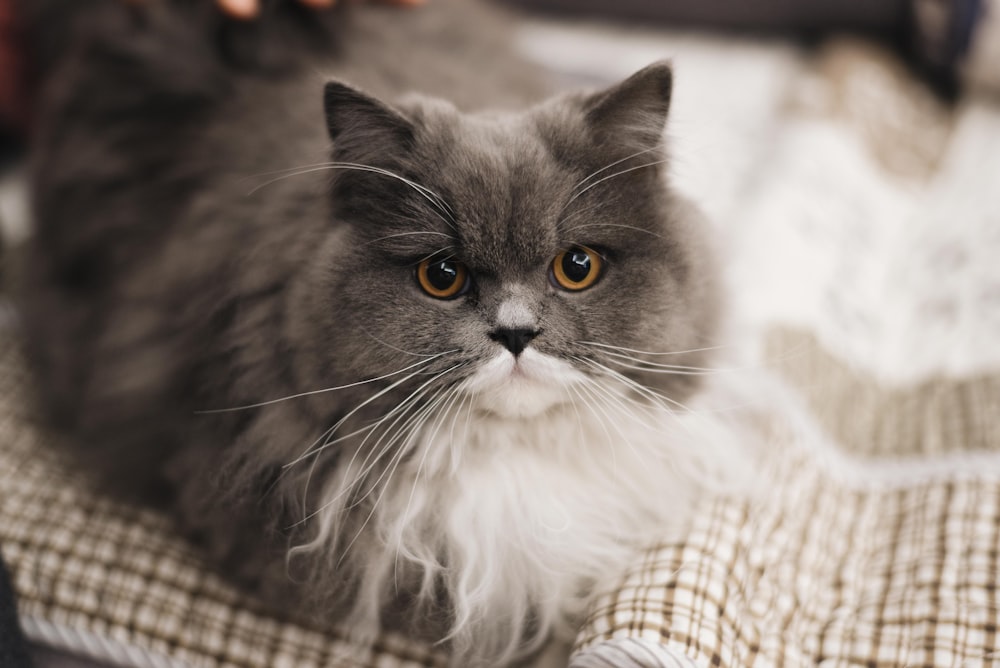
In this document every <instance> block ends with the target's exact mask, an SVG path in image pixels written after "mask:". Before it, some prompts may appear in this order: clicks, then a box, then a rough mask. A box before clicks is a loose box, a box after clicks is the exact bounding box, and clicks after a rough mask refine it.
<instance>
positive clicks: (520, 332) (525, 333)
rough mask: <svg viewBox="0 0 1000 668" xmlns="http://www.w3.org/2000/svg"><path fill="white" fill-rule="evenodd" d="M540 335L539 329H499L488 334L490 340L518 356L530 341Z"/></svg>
mask: <svg viewBox="0 0 1000 668" xmlns="http://www.w3.org/2000/svg"><path fill="white" fill-rule="evenodd" d="M541 333H542V330H540V329H509V328H506V327H500V328H498V329H494V330H493V331H492V332H490V338H491V339H493V340H494V341H496V342H497V343H501V344H503V346H504V347H505V348H506V349H507V350H509V351H510V352H512V353H514V355H515V356H517V355H520V354H521V352H522V351H523V350H524V349H525V348H526V347H527V345H528V344H529V343H531V340H532V339H533V338H535V337H536V336H538V335H539V334H541Z"/></svg>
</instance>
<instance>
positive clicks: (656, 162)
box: [563, 158, 669, 210]
mask: <svg viewBox="0 0 1000 668" xmlns="http://www.w3.org/2000/svg"><path fill="white" fill-rule="evenodd" d="M667 162H669V160H667V159H666V158H664V159H663V160H654V161H652V162H646V163H643V164H641V165H636V166H635V167H629V168H628V169H622V170H620V171H617V172H614V173H612V174H608V175H607V176H603V177H601V178H599V179H597V180H596V181H594V182H593V183H591V184H590V185H588V186H587V187H586V188H583V189H582V190H578V191H577V192H576V193H575V194H574V195H573V196H572V197H570V198H569V201H568V202H566V204H565V206H563V209H564V210H565V208H566V207H567V206H569V205H570V204H572V203H573V202H575V201H576V200H577V199H579V198H580V196H581V195H583V194H584V193H585V192H587V191H588V190H590V189H591V188H594V187H595V186H598V185H600V184H602V183H604V182H605V181H607V180H608V179H613V178H615V177H616V176H621V175H622V174H628V173H629V172H634V171H636V170H639V169H644V168H646V167H655V166H656V165H662V164H665V163H667Z"/></svg>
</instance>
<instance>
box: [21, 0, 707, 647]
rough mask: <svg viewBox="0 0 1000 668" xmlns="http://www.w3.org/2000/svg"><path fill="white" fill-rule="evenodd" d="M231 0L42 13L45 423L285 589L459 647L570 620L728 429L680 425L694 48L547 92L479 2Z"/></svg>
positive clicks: (39, 324) (695, 362) (682, 501)
mask: <svg viewBox="0 0 1000 668" xmlns="http://www.w3.org/2000/svg"><path fill="white" fill-rule="evenodd" d="M83 4H86V5H87V7H86V10H81V9H80V5H83ZM210 4H211V3H205V2H198V1H195V0H187V1H186V2H185V1H183V0H176V1H173V2H159V3H149V4H148V5H147V6H145V7H136V6H128V7H126V6H124V5H122V3H121V2H120V1H119V0H94V2H91V3H78V2H76V0H64V1H59V0H42V1H36V0H31V1H30V2H27V3H25V6H24V8H23V9H24V11H25V13H26V14H27V15H28V16H29V18H31V19H32V20H33V21H34V22H35V26H36V30H37V32H36V35H37V39H36V44H38V45H39V52H38V53H37V54H36V62H39V63H41V65H42V67H43V68H44V80H45V91H44V97H43V103H42V114H41V117H40V121H39V126H38V136H37V138H36V141H35V144H34V148H33V165H34V166H33V170H34V179H33V197H34V211H35V215H36V218H37V230H36V233H35V237H34V241H33V244H32V247H31V249H30V256H29V259H28V262H27V263H26V264H27V266H28V267H29V275H28V276H27V277H26V281H25V282H26V286H27V287H26V292H25V294H24V300H23V310H24V318H25V323H26V330H27V334H28V337H27V338H28V343H29V350H30V352H31V354H32V359H33V360H34V362H35V366H36V368H37V371H38V377H39V382H40V386H41V389H42V396H43V398H44V399H45V401H46V404H47V406H48V408H49V409H50V414H51V415H52V417H53V420H54V421H55V422H56V424H58V425H60V426H61V427H62V428H64V429H65V431H66V432H67V434H68V438H67V440H68V441H69V442H70V443H71V444H72V448H73V451H74V452H76V453H77V454H78V455H79V456H80V459H79V461H80V462H82V463H83V466H84V467H85V468H86V469H87V470H90V471H93V472H95V473H97V474H100V475H101V476H103V480H105V481H110V482H111V483H113V484H114V485H115V487H116V488H121V489H123V491H124V492H126V493H131V494H133V495H140V496H142V497H143V498H145V499H148V500H151V501H153V502H155V503H158V504H160V505H161V506H163V507H165V508H167V509H169V511H170V512H171V513H172V514H173V515H174V516H175V517H176V518H177V522H178V526H179V527H180V528H181V530H183V531H185V532H186V533H187V534H188V535H191V536H193V537H194V538H195V539H196V540H197V541H198V542H199V543H200V544H201V545H203V546H204V549H205V551H206V553H207V554H208V555H210V557H211V558H212V559H213V560H214V561H215V562H216V563H217V564H218V565H219V567H220V568H221V569H222V570H223V571H224V572H226V573H228V574H230V575H231V576H233V577H235V578H237V579H238V580H240V581H241V582H243V583H244V585H245V586H247V587H249V588H251V589H254V590H255V591H257V592H258V594H259V595H261V596H262V597H263V598H264V599H265V600H267V601H268V602H269V603H270V604H271V605H272V606H274V607H275V608H276V609H278V610H282V611H284V612H285V613H286V614H289V615H292V616H295V617H298V618H301V619H305V620H307V621H308V622H310V623H312V624H316V625H321V626H322V625H329V624H333V623H335V622H346V623H348V624H349V625H350V627H351V628H352V629H353V631H354V632H355V633H356V634H358V636H359V637H366V636H370V635H372V634H374V633H376V632H377V631H378V630H379V629H380V628H383V627H386V626H392V627H397V628H402V629H404V630H406V631H407V632H410V633H414V634H417V635H421V636H423V637H427V638H430V639H433V640H439V641H440V640H445V641H446V642H447V646H448V647H449V648H450V651H451V652H452V655H453V656H454V660H453V661H454V665H456V666H497V665H507V664H509V663H511V662H514V661H520V660H523V659H524V658H525V657H529V656H531V655H532V654H534V653H536V652H537V651H538V650H539V649H540V648H541V647H542V645H543V644H544V643H545V642H547V641H549V640H552V639H555V640H557V641H568V640H571V639H572V636H573V631H574V627H575V625H576V624H578V623H579V622H580V620H581V614H582V613H583V611H584V608H585V605H586V603H587V601H588V600H589V598H590V596H591V595H592V592H593V590H594V588H595V587H596V586H598V585H599V584H600V583H601V582H602V581H605V580H607V579H609V578H611V579H613V578H614V577H615V575H616V574H618V573H619V572H620V571H621V569H622V568H623V567H624V566H625V565H626V564H627V563H628V560H629V558H630V557H631V556H632V555H633V554H634V553H635V551H636V550H637V549H639V548H641V547H642V545H643V544H644V543H645V542H646V541H648V540H655V539H657V538H662V537H664V536H667V535H669V534H668V533H667V532H669V531H671V530H673V529H676V528H677V527H678V526H679V525H680V524H681V523H682V522H683V520H684V518H685V517H687V516H688V515H689V513H690V508H691V505H692V503H693V500H694V498H695V497H694V494H695V491H696V487H697V485H696V482H697V480H696V479H697V477H698V475H699V472H702V471H705V470H708V469H712V468H714V466H715V462H714V460H717V459H718V458H720V457H722V456H725V455H720V448H719V446H718V444H713V443H712V442H710V439H709V440H705V439H699V438H698V437H697V436H696V434H697V429H695V430H691V429H690V428H689V427H690V425H688V424H685V419H686V418H685V414H686V412H685V409H684V403H683V402H685V401H687V400H688V398H689V397H690V396H691V395H692V394H693V393H694V392H695V391H696V390H697V389H698V382H697V381H699V379H700V377H701V373H702V371H703V370H704V368H705V367H706V365H707V364H708V360H709V359H710V352H709V351H710V349H711V348H712V346H713V344H714V337H715V334H716V321H717V311H718V299H717V294H716V287H715V277H716V271H715V268H714V266H713V263H712V260H711V257H710V255H709V253H708V251H707V248H706V243H705V235H706V231H705V229H704V224H703V220H702V218H701V217H700V215H699V213H698V211H697V210H696V209H695V208H694V207H693V206H692V205H691V204H689V203H688V202H686V201H685V200H684V199H683V198H681V197H680V196H679V195H677V194H676V193H675V192H673V191H672V190H671V188H670V187H669V185H668V179H667V175H668V168H669V162H668V160H667V158H666V156H665V154H664V149H663V142H662V137H661V135H662V130H663V126H664V123H665V120H666V117H667V112H668V107H669V102H670V92H671V81H672V75H671V70H670V68H669V66H668V65H666V64H663V63H657V64H653V65H651V66H649V67H647V68H646V69H643V70H642V71H640V72H638V73H637V74H635V75H634V76H632V77H630V78H629V79H627V80H626V81H624V82H622V83H621V84H619V85H617V86H614V87H612V88H610V89H608V90H604V91H600V92H594V93H575V94H563V95H560V96H556V97H552V98H549V99H546V100H540V98H539V90H540V89H539V86H538V85H537V84H536V75H534V74H532V73H531V68H530V67H528V66H527V65H525V64H523V63H521V62H519V61H518V60H517V59H516V58H514V57H513V56H511V55H510V54H509V52H508V49H507V48H506V46H505V44H504V40H505V36H504V32H503V29H502V28H499V27H498V25H500V24H499V23H498V22H500V19H499V18H498V17H497V15H496V13H495V11H494V10H493V9H490V8H488V7H485V6H482V5H480V4H479V3H474V2H468V1H467V0H461V1H460V0H452V1H448V0H435V1H434V2H433V3H431V4H430V5H429V6H428V7H427V8H426V9H423V10H420V11H414V12H393V11H391V10H385V9H380V8H377V7H357V8H351V9H343V10H340V11H338V12H335V13H333V14H332V15H331V16H329V17H327V18H315V17H312V16H307V14H306V13H304V12H303V11H302V10H301V9H299V8H298V7H297V6H295V3H275V4H273V5H271V6H269V7H268V8H267V10H268V13H269V16H268V17H267V20H265V21H262V22H260V23H257V24H250V25H236V24H228V23H225V22H224V21H222V20H221V19H219V17H217V16H215V15H213V14H212V12H211V11H210V7H209V5H210ZM42 32H44V33H45V34H44V35H41V33H42ZM317 72H323V73H324V75H323V76H320V75H318V74H317ZM327 74H328V75H329V76H327ZM330 79H334V82H332V83H329V82H328V81H329V80H330ZM341 81H350V82H351V83H350V84H347V83H340V82H341ZM411 91H419V92H420V94H419V95H418V94H412V93H411ZM428 94H434V95H437V96H439V97H429V96H428ZM444 99H450V100H452V102H446V101H444ZM455 101H457V102H458V104H459V106H458V107H456V106H454V104H453V102H455ZM526 101H532V102H530V103H526ZM512 106H514V107H517V106H520V107H521V108H522V109H523V110H521V111H496V110H483V109H484V108H487V109H509V108H511V107H512ZM460 109H461V110H460ZM331 140H332V141H331Z"/></svg>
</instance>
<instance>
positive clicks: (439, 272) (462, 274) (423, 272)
mask: <svg viewBox="0 0 1000 668" xmlns="http://www.w3.org/2000/svg"><path fill="white" fill-rule="evenodd" d="M417 283H419V284H420V287H421V288H422V289H423V291H424V292H426V293H427V294H429V295H430V296H431V297H435V298H437V299H453V298H455V297H458V296H459V295H460V294H462V293H463V292H465V289H466V288H467V287H468V286H469V272H468V270H466V268H465V265H464V264H462V263H461V262H456V261H454V260H424V261H423V262H421V263H420V264H419V265H418V266H417Z"/></svg>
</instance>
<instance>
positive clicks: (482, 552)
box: [322, 355, 739, 666]
mask: <svg viewBox="0 0 1000 668" xmlns="http://www.w3.org/2000/svg"><path fill="white" fill-rule="evenodd" d="M508 357H510V356H509V355H508ZM491 365H492V366H491ZM524 367H525V368H524V369H523V370H520V371H515V370H514V367H512V366H511V365H510V364H509V363H505V362H496V361H494V362H492V363H488V364H487V365H484V367H483V369H484V371H482V372H481V373H480V374H477V376H475V377H474V379H475V381H474V382H473V383H470V384H469V388H468V392H469V393H468V394H466V395H465V396H464V397H463V398H461V399H457V400H456V401H454V402H452V403H450V404H448V405H447V406H446V407H445V408H444V409H442V410H441V411H440V412H439V414H438V416H437V417H436V418H435V419H431V420H428V421H427V423H426V425H425V427H424V428H423V429H422V430H421V432H420V434H419V435H418V437H417V438H416V439H415V440H414V442H413V443H412V444H411V447H412V453H411V456H409V457H408V458H407V459H406V460H405V462H402V463H401V464H400V465H399V467H398V470H397V471H395V473H394V475H392V476H391V479H390V480H389V482H388V483H387V484H386V486H385V488H384V489H385V492H384V495H383V498H382V499H381V501H380V503H378V504H377V505H376V507H375V510H374V513H373V516H372V519H371V525H372V526H371V531H373V532H374V534H373V535H374V536H375V538H374V540H375V541H376V549H374V550H371V551H368V553H367V554H366V555H365V557H364V563H363V564H360V565H359V566H360V571H361V572H360V578H361V580H362V583H363V584H362V591H363V592H365V596H363V597H362V598H361V599H360V600H359V601H358V607H357V609H356V611H355V612H356V615H355V617H354V618H355V619H362V618H367V619H369V620H372V623H375V620H377V619H378V612H377V611H378V609H379V608H380V607H381V606H382V605H383V604H384V603H385V601H386V599H387V598H389V597H391V596H392V595H393V592H394V587H395V586H396V584H395V583H398V581H399V578H400V574H401V573H405V574H406V579H407V581H409V582H414V581H416V582H422V583H423V590H422V591H421V592H420V597H422V598H425V603H427V605H428V606H430V605H432V603H433V599H434V597H435V596H437V595H438V594H439V593H440V591H441V588H442V587H443V589H444V590H445V591H447V592H448V595H449V598H450V600H451V602H452V605H453V608H454V613H455V618H454V624H453V626H452V628H451V636H450V640H452V641H453V643H454V645H455V647H456V649H457V650H458V652H459V654H458V656H459V657H460V659H459V661H460V663H461V665H468V666H471V665H478V664H477V661H478V657H494V659H495V658H496V657H498V656H499V657H504V658H505V659H511V658H513V657H515V656H516V655H518V654H519V653H521V652H523V651H524V650H525V648H526V647H529V648H530V647H532V643H533V642H542V641H543V640H544V639H545V638H547V637H549V636H552V635H553V634H554V635H569V636H570V638H571V633H572V629H573V628H574V624H575V623H578V622H579V619H580V615H581V614H582V613H583V611H584V608H585V605H586V603H587V601H588V600H589V594H590V593H591V592H592V590H593V589H594V588H595V586H596V587H597V588H598V589H599V588H600V584H601V582H602V581H604V580H607V579H609V578H611V579H614V578H616V577H618V576H619V575H620V574H621V572H622V570H623V569H624V567H625V566H626V565H627V564H628V563H629V561H630V557H631V556H632V555H634V553H635V551H636V550H638V549H640V548H641V547H643V546H645V545H648V544H650V543H653V542H656V541H663V540H671V539H675V538H677V537H678V534H679V532H680V531H681V530H682V528H683V524H684V522H685V520H686V519H687V518H688V517H689V515H690V508H691V506H692V504H693V503H694V501H695V498H696V496H697V490H698V487H699V485H698V482H699V478H700V479H702V480H704V479H707V478H710V477H712V472H713V471H714V470H715V467H717V466H718V464H719V462H720V461H733V456H732V453H733V452H737V451H738V450H739V444H738V443H734V441H736V440H738V436H737V435H736V434H735V433H734V431H733V430H732V429H730V428H729V427H728V426H727V425H726V424H725V423H724V421H722V420H719V419H718V417H717V416H718V413H712V412H703V411H700V410H699V409H697V408H695V407H694V406H692V410H690V411H683V412H678V411H672V410H667V409H666V408H664V407H662V406H660V407H653V406H651V405H649V404H648V403H645V402H643V401H642V400H640V399H638V398H636V397H634V396H629V395H628V394H627V393H626V392H625V391H624V390H622V389H621V388H615V387H608V388H603V389H601V390H598V389H596V388H593V387H590V388H587V387H586V385H585V384H581V381H580V379H579V378H577V377H576V376H582V374H579V372H577V371H574V370H572V369H569V367H568V366H566V369H569V372H571V373H568V372H567V373H562V372H563V371H564V369H562V363H560V362H558V361H557V360H552V359H544V356H539V359H536V360H535V363H530V362H529V364H527V365H524ZM546 373H548V374H549V375H548V377H547V378H548V383H547V386H548V388H549V389H547V390H546V389H539V388H542V387H545V386H546V383H544V382H542V381H541V379H543V378H545V377H546V376H545V374H546ZM574 374H576V376H575V375H574ZM588 382H591V383H593V382H595V381H594V380H593V379H588ZM505 388H506V389H505ZM553 388H555V389H553ZM599 392H603V394H598V393H599ZM588 393H589V394H588ZM556 396H558V397H561V399H559V400H556V399H554V398H553V397H556ZM522 399H523V401H522ZM699 403H704V402H703V401H702V402H699ZM527 406H534V407H541V408H542V409H541V410H537V411H535V412H534V413H530V414H528V415H525V413H527V411H526V410H523V408H524V407H527ZM497 407H500V408H499V410H497ZM518 411H520V413H518ZM723 453H728V454H723ZM336 488H337V486H336V485H333V486H331V488H330V492H329V493H330V494H336V493H340V492H339V491H337V489H336ZM335 520H336V516H335V515H325V516H323V517H322V521H324V522H327V521H329V522H332V521H335ZM525 629H528V630H529V637H528V638H527V642H526V638H525V637H524V635H523V632H524V630H525ZM473 643H475V645H473ZM484 660H485V659H484ZM456 665H457V664H456ZM494 665H495V664H494Z"/></svg>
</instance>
